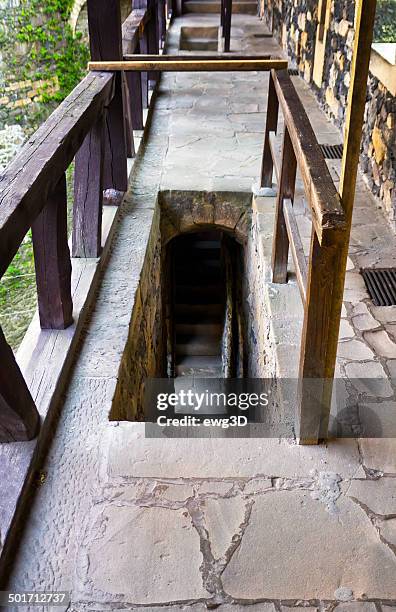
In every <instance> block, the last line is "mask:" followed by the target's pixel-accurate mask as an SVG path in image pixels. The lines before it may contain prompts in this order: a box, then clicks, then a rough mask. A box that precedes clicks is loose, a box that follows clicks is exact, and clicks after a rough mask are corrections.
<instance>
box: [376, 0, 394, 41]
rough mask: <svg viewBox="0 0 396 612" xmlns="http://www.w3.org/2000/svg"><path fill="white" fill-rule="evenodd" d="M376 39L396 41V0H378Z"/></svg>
mask: <svg viewBox="0 0 396 612" xmlns="http://www.w3.org/2000/svg"><path fill="white" fill-rule="evenodd" d="M374 41H375V42H388V43H393V42H396V0H378V1H377V14H376V20H375V25H374Z"/></svg>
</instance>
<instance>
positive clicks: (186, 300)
mask: <svg viewBox="0 0 396 612" xmlns="http://www.w3.org/2000/svg"><path fill="white" fill-rule="evenodd" d="M173 273H174V307H173V310H174V330H175V335H174V338H175V352H174V354H175V375H176V376H198V377H221V376H222V362H221V339H222V333H223V322H224V309H225V276H224V270H223V267H222V263H221V236H220V234H219V233H218V232H217V233H216V232H205V233H200V234H193V235H191V234H190V235H186V236H183V237H182V238H179V239H178V241H177V245H175V249H174V268H173Z"/></svg>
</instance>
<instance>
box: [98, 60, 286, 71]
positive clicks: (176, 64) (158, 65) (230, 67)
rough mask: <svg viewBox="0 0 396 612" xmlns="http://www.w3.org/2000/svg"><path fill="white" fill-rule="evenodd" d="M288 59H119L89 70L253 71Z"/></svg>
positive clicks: (283, 64)
mask: <svg viewBox="0 0 396 612" xmlns="http://www.w3.org/2000/svg"><path fill="white" fill-rule="evenodd" d="M285 68H287V61H286V60H281V59H269V60H261V59H258V60H257V59H251V60H234V59H223V60H206V59H201V60H184V61H183V60H182V61H180V60H179V59H174V60H168V61H167V62H163V61H158V59H156V60H149V61H131V62H130V61H117V62H111V61H107V62H89V64H88V70H94V71H96V70H99V71H102V72H116V71H119V70H125V71H128V70H136V71H138V72H139V71H141V70H158V71H159V72H230V71H236V72H252V71H264V70H284V69H285Z"/></svg>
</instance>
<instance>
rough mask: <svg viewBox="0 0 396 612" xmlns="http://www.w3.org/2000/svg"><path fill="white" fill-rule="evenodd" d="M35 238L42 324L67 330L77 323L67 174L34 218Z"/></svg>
mask: <svg viewBox="0 0 396 612" xmlns="http://www.w3.org/2000/svg"><path fill="white" fill-rule="evenodd" d="M32 238H33V252H34V265H35V268H36V283H37V300H38V309H39V315H40V324H41V327H42V329H65V328H66V327H68V326H69V325H71V323H72V322H73V301H72V296H71V262H70V252H69V246H68V243H67V190H66V176H65V174H62V177H61V179H60V180H59V182H58V184H57V185H56V187H55V189H54V191H53V192H52V193H51V194H49V196H48V199H47V202H46V204H45V206H44V208H43V210H42V211H41V213H40V214H39V216H38V217H37V218H36V220H35V221H34V223H33V225H32Z"/></svg>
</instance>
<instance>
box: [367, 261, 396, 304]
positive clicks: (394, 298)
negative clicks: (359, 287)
mask: <svg viewBox="0 0 396 612" xmlns="http://www.w3.org/2000/svg"><path fill="white" fill-rule="evenodd" d="M360 273H361V274H362V276H363V278H364V282H365V284H366V287H367V291H368V292H369V295H370V297H371V299H372V300H373V302H374V304H375V305H376V306H395V305H396V268H376V269H375V270H374V269H369V268H365V269H363V270H360Z"/></svg>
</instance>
